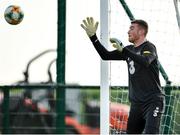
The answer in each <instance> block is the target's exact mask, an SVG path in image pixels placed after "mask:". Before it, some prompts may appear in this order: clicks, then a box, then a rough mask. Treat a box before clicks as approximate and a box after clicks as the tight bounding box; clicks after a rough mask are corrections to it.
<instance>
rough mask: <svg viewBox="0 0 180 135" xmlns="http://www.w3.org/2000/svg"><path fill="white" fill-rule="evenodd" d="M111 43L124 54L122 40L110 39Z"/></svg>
mask: <svg viewBox="0 0 180 135" xmlns="http://www.w3.org/2000/svg"><path fill="white" fill-rule="evenodd" d="M110 42H111V43H112V45H113V47H114V48H116V49H117V50H118V51H120V52H122V50H123V47H124V46H123V44H122V42H121V41H120V40H118V39H117V38H110Z"/></svg>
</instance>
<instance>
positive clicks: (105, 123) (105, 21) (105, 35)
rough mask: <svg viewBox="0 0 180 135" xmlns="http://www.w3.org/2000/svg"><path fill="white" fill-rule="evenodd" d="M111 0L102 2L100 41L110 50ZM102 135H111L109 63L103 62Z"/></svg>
mask: <svg viewBox="0 0 180 135" xmlns="http://www.w3.org/2000/svg"><path fill="white" fill-rule="evenodd" d="M108 39H109V0H100V41H101V43H102V44H103V45H104V46H105V47H106V48H108ZM100 68H101V70H100V71H101V79H100V81H101V82H100V134H101V135H106V134H109V102H110V100H109V62H108V61H103V60H101V67H100Z"/></svg>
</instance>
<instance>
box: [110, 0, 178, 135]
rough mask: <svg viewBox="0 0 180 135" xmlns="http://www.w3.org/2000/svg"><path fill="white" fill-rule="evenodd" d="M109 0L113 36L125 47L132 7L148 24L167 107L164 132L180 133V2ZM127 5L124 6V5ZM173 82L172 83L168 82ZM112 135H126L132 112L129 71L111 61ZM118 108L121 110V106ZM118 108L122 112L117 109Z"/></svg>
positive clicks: (163, 126)
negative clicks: (128, 119)
mask: <svg viewBox="0 0 180 135" xmlns="http://www.w3.org/2000/svg"><path fill="white" fill-rule="evenodd" d="M123 2H124V1H122V0H110V1H109V3H110V9H109V12H110V28H109V29H110V32H109V33H110V37H116V38H118V39H120V40H121V41H122V43H123V44H124V45H125V46H126V45H129V44H130V43H129V42H128V39H127V37H128V35H127V31H128V29H129V25H130V18H129V16H128V13H127V12H128V11H127V12H126V11H125V9H124V8H123V6H124V7H126V8H127V6H128V7H129V9H130V11H131V13H132V14H133V16H134V18H137V19H144V20H146V21H147V22H148V24H149V33H148V36H147V39H148V40H149V41H151V42H152V43H154V44H155V45H156V48H157V51H158V55H159V61H160V64H161V66H162V68H163V70H164V72H163V71H162V70H161V73H160V80H161V84H162V86H163V88H164V91H165V94H166V107H165V113H164V114H163V118H162V122H161V133H162V134H164V133H166V134H180V129H179V128H180V122H179V121H180V89H179V86H180V70H179V67H180V54H179V50H180V45H179V41H180V34H179V26H178V23H179V18H178V17H179V13H178V12H179V10H180V9H179V5H180V1H179V0H174V1H173V0H136V1H132V0H126V1H125V2H126V4H127V5H122V3H123ZM123 4H125V3H123ZM112 49H113V48H112ZM169 81H171V83H170V82H169ZM110 85H111V95H110V100H111V104H110V106H111V109H113V111H112V110H111V114H110V129H111V133H112V134H117V133H126V128H127V117H128V110H129V104H130V103H129V101H128V88H127V86H128V71H127V65H126V63H125V62H123V61H111V62H110ZM118 106H119V107H118ZM118 108H119V109H118Z"/></svg>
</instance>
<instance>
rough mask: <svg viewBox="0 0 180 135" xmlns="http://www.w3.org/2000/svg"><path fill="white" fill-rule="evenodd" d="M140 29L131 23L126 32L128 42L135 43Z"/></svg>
mask: <svg viewBox="0 0 180 135" xmlns="http://www.w3.org/2000/svg"><path fill="white" fill-rule="evenodd" d="M140 34H141V32H140V28H139V26H138V24H136V23H132V24H131V26H130V27H129V31H128V40H129V42H131V43H135V42H136V41H137V40H138V39H139V37H140Z"/></svg>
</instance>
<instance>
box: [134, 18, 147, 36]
mask: <svg viewBox="0 0 180 135" xmlns="http://www.w3.org/2000/svg"><path fill="white" fill-rule="evenodd" d="M133 23H135V24H138V25H139V26H140V27H142V28H143V29H144V30H145V35H146V34H147V33H148V23H147V22H146V21H144V20H141V19H139V20H133V21H131V24H133Z"/></svg>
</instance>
